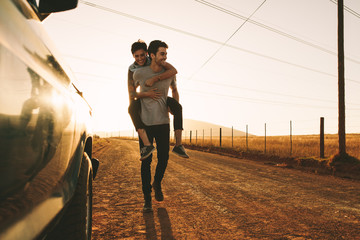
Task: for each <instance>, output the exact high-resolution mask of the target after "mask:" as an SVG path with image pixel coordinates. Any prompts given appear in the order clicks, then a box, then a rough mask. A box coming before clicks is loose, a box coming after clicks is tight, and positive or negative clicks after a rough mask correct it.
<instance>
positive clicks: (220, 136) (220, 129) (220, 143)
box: [220, 128, 222, 147]
mask: <svg viewBox="0 0 360 240" xmlns="http://www.w3.org/2000/svg"><path fill="white" fill-rule="evenodd" d="M221 137H222V136H221V128H220V147H221Z"/></svg>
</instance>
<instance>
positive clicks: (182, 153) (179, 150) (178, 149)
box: [172, 145, 189, 158]
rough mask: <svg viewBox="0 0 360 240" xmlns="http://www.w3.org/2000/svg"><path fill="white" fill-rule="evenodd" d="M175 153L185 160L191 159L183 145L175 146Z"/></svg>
mask: <svg viewBox="0 0 360 240" xmlns="http://www.w3.org/2000/svg"><path fill="white" fill-rule="evenodd" d="M172 152H173V153H175V154H177V155H179V156H180V157H183V158H189V155H187V154H186V151H185V148H184V146H183V145H179V146H175V147H174V148H173V150H172Z"/></svg>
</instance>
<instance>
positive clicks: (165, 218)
mask: <svg viewBox="0 0 360 240" xmlns="http://www.w3.org/2000/svg"><path fill="white" fill-rule="evenodd" d="M143 217H144V220H145V226H146V239H157V234H156V227H155V219H154V212H149V213H144V214H143ZM157 217H158V219H159V222H160V230H161V239H166V240H168V239H174V236H173V232H172V228H171V222H170V218H169V214H168V212H167V211H166V208H158V209H157Z"/></svg>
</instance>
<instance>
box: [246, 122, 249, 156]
mask: <svg viewBox="0 0 360 240" xmlns="http://www.w3.org/2000/svg"><path fill="white" fill-rule="evenodd" d="M248 137H249V132H248V125H247V124H246V151H249V140H248Z"/></svg>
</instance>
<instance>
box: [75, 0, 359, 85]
mask: <svg viewBox="0 0 360 240" xmlns="http://www.w3.org/2000/svg"><path fill="white" fill-rule="evenodd" d="M80 2H81V3H83V4H85V5H88V6H90V7H94V8H98V9H100V10H103V11H108V12H111V13H114V14H117V15H121V16H124V17H127V18H132V19H135V20H137V21H141V22H145V23H148V24H151V25H154V26H158V27H161V28H165V29H168V30H171V31H174V32H178V33H182V34H184V35H188V36H191V37H195V38H198V39H201V40H204V41H208V42H212V43H215V44H219V45H223V42H220V41H216V40H213V39H211V38H207V37H204V36H201V35H198V34H194V33H190V32H186V31H183V30H181V29H177V28H173V27H170V26H167V25H164V24H160V23H157V22H153V21H150V20H147V19H144V18H140V17H137V16H133V15H130V14H127V13H123V12H120V11H117V10H114V9H111V8H107V7H104V6H100V5H97V4H94V3H91V2H87V1H84V0H80ZM249 22H252V21H249ZM259 24H260V23H259ZM224 46H226V47H229V48H232V49H235V50H238V51H242V52H246V53H249V54H252V55H256V56H259V57H263V58H267V59H270V60H273V61H277V62H280V63H284V64H287V65H291V66H294V67H298V68H302V69H305V70H308V71H312V72H316V73H320V74H323V75H327V76H332V77H333V76H334V75H332V74H329V73H326V72H322V71H319V70H316V69H313V68H309V67H306V66H302V65H299V64H295V63H292V62H289V61H285V60H282V59H279V58H275V57H271V56H267V55H265V54H261V53H258V52H254V51H250V50H248V49H244V48H240V47H237V46H234V45H229V44H225V45H224ZM326 52H328V53H331V54H332V52H331V51H329V50H326ZM332 55H333V54H332ZM335 55H336V54H335ZM346 59H348V58H346ZM348 60H350V59H348ZM351 61H353V62H355V63H358V64H360V62H359V61H356V60H351ZM347 80H348V81H352V82H355V83H358V84H360V81H356V80H352V79H347Z"/></svg>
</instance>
